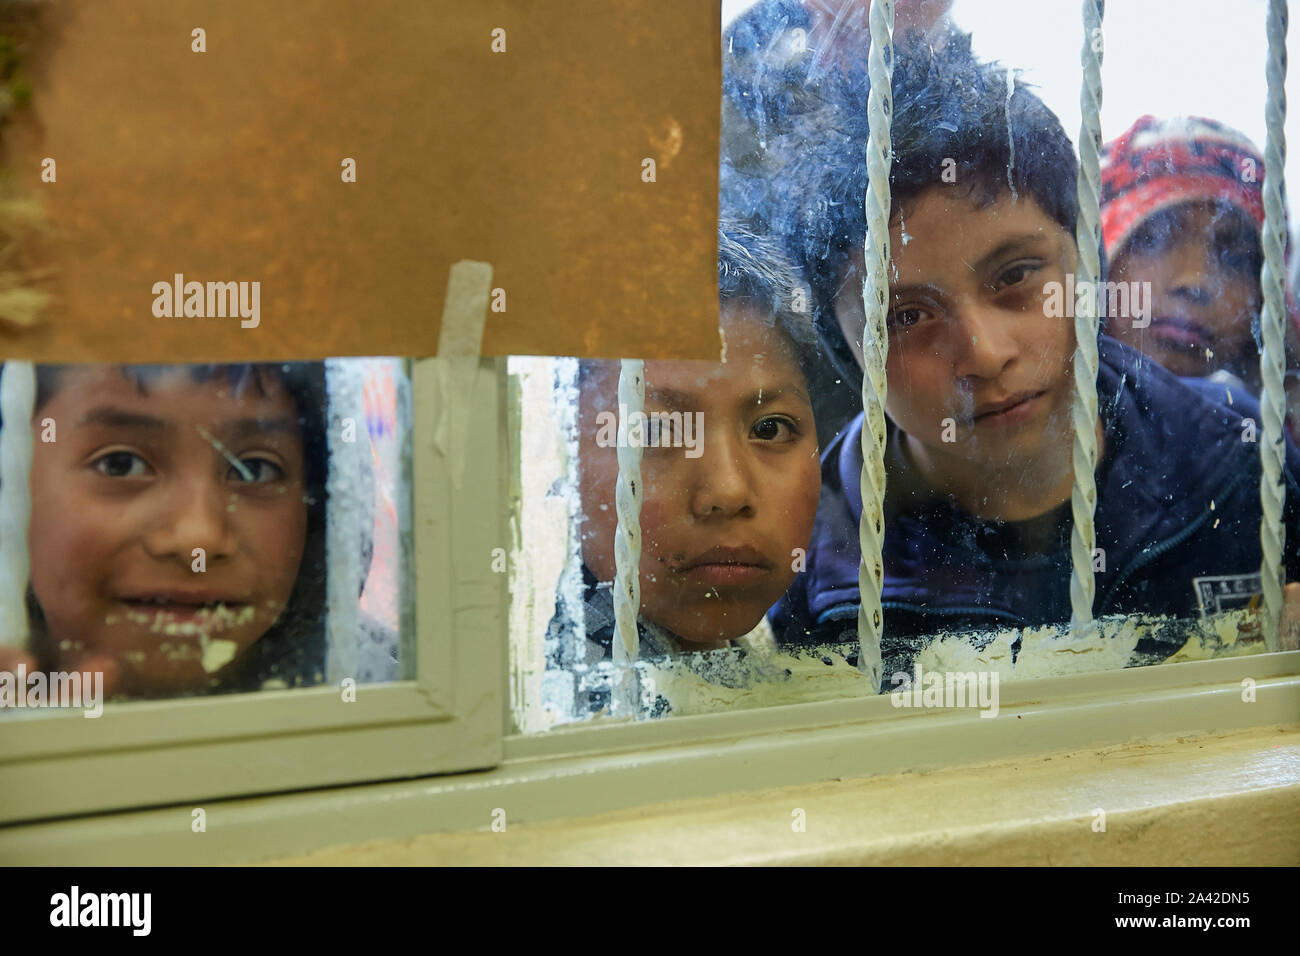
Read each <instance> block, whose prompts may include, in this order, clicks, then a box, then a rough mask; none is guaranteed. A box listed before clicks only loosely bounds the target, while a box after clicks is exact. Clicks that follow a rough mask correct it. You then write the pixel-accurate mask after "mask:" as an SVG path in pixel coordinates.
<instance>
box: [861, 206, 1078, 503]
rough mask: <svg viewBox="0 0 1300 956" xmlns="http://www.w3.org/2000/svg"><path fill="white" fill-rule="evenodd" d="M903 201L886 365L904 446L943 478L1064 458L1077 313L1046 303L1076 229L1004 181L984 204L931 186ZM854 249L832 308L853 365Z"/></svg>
mask: <svg viewBox="0 0 1300 956" xmlns="http://www.w3.org/2000/svg"><path fill="white" fill-rule="evenodd" d="M904 213H905V214H904V215H902V216H901V217H900V216H899V215H898V214H897V213H895V215H894V218H893V221H892V222H891V225H890V247H889V248H890V255H891V267H892V268H891V274H890V298H891V301H890V309H889V313H888V320H887V324H888V335H889V354H888V357H887V359H886V369H887V372H888V382H889V398H888V404H887V410H888V412H889V415H890V417H891V418H892V419H893V420H894V422H895V423H896V424H897V425H898V427H899V428H901V429H902V430H903V431H904V432H906V433H907V435H909V436H911V439H912V440H913V442H915V443H916V446H915V447H912V446H911V445H909V448H910V449H911V451H912V452H913V454H917V453H918V452H919V453H920V454H923V455H924V456H927V460H930V461H932V465H931V471H932V472H933V474H934V475H935V476H937V477H938V478H940V479H942V484H943V486H944V487H950V486H956V485H959V484H961V483H962V482H963V481H966V482H969V481H971V480H972V479H973V477H975V478H977V477H978V476H979V475H981V474H983V471H984V470H985V469H990V470H998V471H1015V470H1019V469H1026V468H1029V467H1031V466H1036V467H1041V463H1044V462H1053V461H1058V460H1059V461H1061V462H1063V463H1064V464H1065V465H1068V462H1069V457H1068V456H1069V445H1068V443H1063V442H1062V440H1061V436H1062V435H1063V434H1068V427H1069V422H1070V417H1069V415H1070V406H1071V402H1072V399H1073V377H1072V374H1071V361H1070V360H1071V356H1072V355H1073V351H1074V329H1073V324H1072V322H1073V320H1071V319H1066V318H1050V317H1048V315H1047V309H1046V301H1047V296H1048V289H1049V284H1051V283H1056V284H1057V288H1061V287H1063V285H1064V282H1065V275H1066V272H1067V271H1069V270H1072V268H1073V263H1074V257H1075V247H1074V242H1073V240H1072V237H1071V236H1070V235H1069V234H1068V233H1067V232H1066V231H1065V230H1064V229H1063V228H1062V227H1061V226H1060V225H1058V224H1057V223H1056V222H1055V221H1054V220H1052V219H1051V218H1050V217H1049V216H1048V215H1047V214H1046V213H1044V212H1043V211H1042V210H1041V209H1040V208H1039V207H1038V205H1037V204H1036V203H1035V202H1034V201H1033V200H1031V199H1027V198H1024V197H1020V198H1019V199H1018V200H1012V199H1011V197H1010V196H1009V195H1007V194H1005V193H1004V194H1002V195H1001V196H1000V197H999V198H998V199H997V200H996V201H993V202H990V203H980V202H976V201H974V200H972V199H970V198H969V197H966V196H964V195H962V194H956V195H949V194H948V193H946V192H945V191H943V190H941V189H932V190H929V191H926V192H923V193H921V195H920V196H918V197H917V198H916V199H915V201H914V202H912V203H910V204H909V205H908V208H907V209H906V210H905V211H904ZM904 226H905V227H906V228H905V229H904ZM904 231H905V232H906V234H907V235H906V240H907V241H906V242H904V241H903V240H904V235H903V233H904ZM851 261H852V263H853V268H851V269H850V270H849V272H848V275H847V276H846V277H845V280H844V282H843V284H842V286H841V288H840V290H839V294H838V295H837V297H836V301H835V311H836V315H837V317H838V319H839V323H840V327H841V329H842V331H843V332H844V335H845V337H846V339H847V340H848V342H849V343H851V345H852V347H853V351H854V354H855V355H856V357H857V359H858V363H859V365H861V364H863V357H862V332H863V325H864V319H863V306H862V276H863V260H862V252H861V250H860V249H859V250H857V251H856V252H854V253H853V255H852V257H851ZM972 465H974V466H976V467H975V468H974V469H972V467H971V466H972ZM1067 477H1068V476H1067Z"/></svg>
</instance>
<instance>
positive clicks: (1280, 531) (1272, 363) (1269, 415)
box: [1259, 0, 1287, 651]
mask: <svg viewBox="0 0 1300 956" xmlns="http://www.w3.org/2000/svg"><path fill="white" fill-rule="evenodd" d="M1286 27H1287V12H1286V0H1269V5H1268V61H1267V63H1266V65H1265V68H1264V72H1265V76H1266V77H1267V79H1268V98H1267V100H1266V102H1265V106H1264V120H1265V122H1266V124H1267V126H1268V140H1267V143H1266V145H1265V147H1264V235H1263V246H1264V268H1263V270H1262V271H1261V272H1260V279H1259V283H1260V288H1261V289H1262V291H1263V294H1264V309H1263V312H1262V313H1261V315H1260V331H1261V333H1262V340H1263V345H1262V348H1261V349H1260V353H1259V375H1260V379H1261V380H1262V381H1263V384H1264V389H1263V394H1262V395H1261V396H1260V403H1259V406H1260V417H1261V418H1262V419H1263V436H1262V439H1261V441H1260V443H1259V457H1260V465H1261V467H1262V471H1263V473H1262V474H1261V476H1260V480H1259V496H1260V505H1261V508H1260V510H1261V512H1262V517H1261V519H1260V526H1259V540H1260V547H1261V550H1262V551H1263V553H1264V559H1263V562H1262V563H1261V565H1260V569H1259V570H1260V579H1261V581H1262V582H1263V591H1264V606H1263V613H1264V618H1263V622H1262V623H1263V627H1264V640H1265V644H1266V646H1267V647H1268V649H1269V650H1270V651H1276V650H1277V649H1278V629H1279V627H1280V626H1281V620H1282V585H1283V569H1282V547H1283V545H1284V544H1285V542H1286V529H1285V527H1284V526H1283V524H1282V506H1283V504H1284V503H1285V501H1286V487H1285V486H1284V485H1283V483H1282V463H1283V456H1284V453H1285V445H1284V439H1283V433H1282V417H1283V415H1285V414H1286V398H1285V395H1284V393H1283V390H1282V373H1283V355H1282V351H1283V346H1282V321H1283V316H1284V315H1285V313H1286V297H1285V293H1284V290H1283V286H1282V282H1283V277H1284V276H1285V274H1286V266H1285V264H1284V262H1283V258H1284V256H1283V249H1284V244H1285V236H1284V230H1285V228H1286V227H1285V225H1284V223H1285V216H1286V207H1285V206H1283V204H1282V185H1283V179H1284V177H1283V172H1282V170H1283V166H1284V164H1285V162H1286V132H1285V122H1286Z"/></svg>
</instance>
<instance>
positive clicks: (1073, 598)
mask: <svg viewBox="0 0 1300 956" xmlns="http://www.w3.org/2000/svg"><path fill="white" fill-rule="evenodd" d="M1103 8H1104V3H1103V2H1102V0H1084V2H1083V50H1082V52H1081V54H1080V62H1081V63H1082V66H1083V86H1082V89H1081V90H1080V93H1079V107H1080V110H1081V112H1082V114H1083V119H1082V121H1081V123H1080V127H1079V179H1078V196H1079V218H1078V222H1077V224H1076V226H1075V240H1076V242H1077V244H1078V247H1079V262H1078V266H1077V267H1076V269H1075V278H1076V279H1077V281H1078V284H1079V287H1081V288H1084V289H1086V290H1088V292H1087V294H1086V295H1083V296H1081V297H1079V299H1078V302H1077V304H1076V306H1075V311H1074V337H1075V347H1074V404H1073V406H1072V407H1071V410H1070V416H1071V420H1072V421H1073V423H1074V450H1073V464H1074V488H1073V490H1072V491H1071V494H1070V510H1071V512H1072V513H1073V516H1074V529H1073V530H1072V531H1071V533H1070V561H1071V564H1072V565H1073V568H1072V571H1071V575H1070V612H1071V618H1072V620H1071V626H1073V627H1076V628H1077V627H1085V626H1089V625H1091V624H1092V603H1093V599H1094V597H1095V596H1096V592H1097V582H1096V579H1095V577H1094V576H1093V565H1092V559H1093V553H1094V550H1095V548H1096V547H1097V528H1096V525H1095V523H1094V516H1095V514H1096V511H1097V477H1096V470H1097V365H1098V359H1097V335H1098V332H1099V319H1098V310H1097V281H1098V279H1099V277H1100V274H1101V251H1100V250H1101V206H1100V203H1101V54H1102V33H1101V17H1102V10H1103Z"/></svg>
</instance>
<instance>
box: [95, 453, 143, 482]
mask: <svg viewBox="0 0 1300 956" xmlns="http://www.w3.org/2000/svg"><path fill="white" fill-rule="evenodd" d="M91 467H92V468H94V469H95V470H96V471H97V472H99V473H100V474H101V475H104V476H105V477H107V478H143V477H144V476H145V475H147V474H149V464H148V462H146V461H145V460H144V459H143V458H141V457H140V456H139V455H137V454H135V453H134V452H129V451H110V452H109V453H108V454H107V455H101V456H100V457H99V458H96V459H95V461H94V462H92V463H91Z"/></svg>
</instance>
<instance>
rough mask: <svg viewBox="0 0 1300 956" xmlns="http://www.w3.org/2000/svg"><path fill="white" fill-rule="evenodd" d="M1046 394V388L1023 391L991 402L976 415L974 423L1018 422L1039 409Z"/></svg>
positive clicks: (1002, 423) (997, 423) (993, 424)
mask: <svg viewBox="0 0 1300 956" xmlns="http://www.w3.org/2000/svg"><path fill="white" fill-rule="evenodd" d="M1046 395H1047V391H1046V389H1044V390H1042V391H1037V392H1021V393H1020V394H1019V395H1013V396H1012V397H1011V398H1009V399H1006V400H1005V401H999V402H994V403H990V404H988V405H985V406H983V410H981V411H979V412H978V413H977V414H976V415H975V417H974V419H973V423H974V424H975V425H978V426H986V425H992V426H999V425H1014V424H1018V423H1020V422H1023V421H1024V420H1025V419H1027V418H1029V417H1030V416H1031V415H1033V414H1034V413H1035V412H1037V411H1038V409H1039V406H1040V405H1041V404H1042V403H1043V400H1044V398H1045V397H1046Z"/></svg>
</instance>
